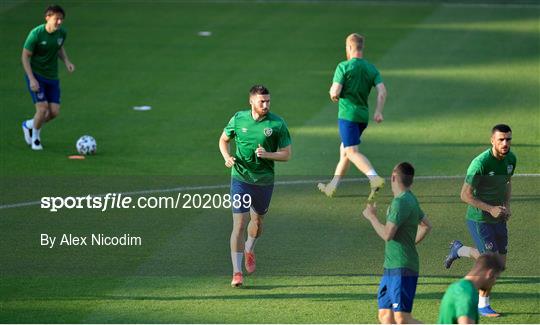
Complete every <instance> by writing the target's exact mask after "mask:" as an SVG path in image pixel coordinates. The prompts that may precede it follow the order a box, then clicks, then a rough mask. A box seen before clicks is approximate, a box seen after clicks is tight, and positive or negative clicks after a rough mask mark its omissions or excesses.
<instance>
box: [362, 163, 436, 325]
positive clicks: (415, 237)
mask: <svg viewBox="0 0 540 325" xmlns="http://www.w3.org/2000/svg"><path fill="white" fill-rule="evenodd" d="M413 178H414V168H413V166H412V165H411V164H409V163H407V162H402V163H400V164H398V165H397V166H396V167H395V168H394V170H393V171H392V176H391V185H392V192H393V194H394V199H393V200H392V203H391V204H390V207H389V209H388V213H387V216H386V224H385V225H383V224H381V223H380V222H379V220H378V219H377V210H376V205H375V204H371V203H368V204H367V207H366V209H365V210H364V212H363V214H364V217H366V219H368V220H369V221H370V222H371V225H372V226H373V229H375V231H376V232H377V235H379V237H381V238H382V239H383V240H384V241H385V242H386V245H385V249H384V274H383V277H382V279H381V283H380V286H379V291H378V294H377V296H378V304H379V321H380V322H381V323H382V324H395V323H396V322H397V323H398V324H403V323H408V324H410V323H418V322H419V321H418V320H416V319H414V318H413V317H412V314H411V312H412V308H413V301H414V295H415V293H416V284H417V282H418V271H419V264H420V262H419V258H418V252H417V251H416V245H417V244H418V243H420V242H421V241H422V240H423V239H424V238H425V237H426V235H427V234H428V233H429V231H430V230H431V223H430V222H429V220H428V218H427V216H426V215H425V214H424V212H423V211H422V209H421V208H420V204H419V203H418V200H417V199H416V196H415V195H414V194H413V193H412V192H411V186H412V183H413Z"/></svg>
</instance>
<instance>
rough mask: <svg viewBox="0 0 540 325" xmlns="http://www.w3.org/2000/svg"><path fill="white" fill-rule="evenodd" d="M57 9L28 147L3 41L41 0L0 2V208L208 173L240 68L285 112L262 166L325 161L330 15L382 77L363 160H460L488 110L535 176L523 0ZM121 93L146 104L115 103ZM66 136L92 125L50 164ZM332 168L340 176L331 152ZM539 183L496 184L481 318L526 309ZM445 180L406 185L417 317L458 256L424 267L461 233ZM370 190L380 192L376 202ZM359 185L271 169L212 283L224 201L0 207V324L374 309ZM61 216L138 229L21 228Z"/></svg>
mask: <svg viewBox="0 0 540 325" xmlns="http://www.w3.org/2000/svg"><path fill="white" fill-rule="evenodd" d="M12 4H13V5H12ZM62 5H63V6H64V8H65V9H66V11H67V20H66V22H65V25H66V28H67V30H68V39H67V43H66V48H67V51H68V54H69V55H70V57H71V59H72V61H73V62H74V63H75V64H76V66H77V71H76V72H75V73H74V74H73V75H67V74H66V72H65V71H64V70H62V68H61V81H62V112H61V116H60V118H59V119H58V120H56V121H54V122H52V123H51V124H50V125H47V126H46V127H45V128H44V129H43V132H42V138H43V142H44V146H45V150H44V151H43V152H38V153H36V152H31V151H30V150H29V149H28V148H27V147H26V145H25V144H24V142H23V139H22V134H21V131H20V123H21V122H22V120H23V119H24V118H28V117H30V116H31V114H32V112H33V108H32V105H31V101H30V98H29V95H28V94H27V93H26V90H25V87H24V82H23V72H22V68H21V66H20V59H19V58H20V51H21V48H22V44H23V41H24V38H25V37H26V35H27V33H28V31H29V30H30V29H31V28H32V27H34V26H35V25H37V24H39V23H40V19H41V18H40V17H41V15H42V10H43V9H44V8H43V7H44V6H45V4H43V3H36V2H24V3H17V4H15V3H11V2H6V6H4V7H2V9H0V26H1V27H2V28H3V30H9V31H10V32H9V33H2V34H1V35H0V39H1V40H2V44H4V47H3V50H2V53H3V58H4V59H5V60H4V61H5V64H3V65H1V66H0V75H1V76H2V78H0V93H1V94H2V96H1V98H2V99H1V103H2V105H1V107H0V109H1V110H2V113H3V118H2V119H1V120H0V126H1V128H0V134H1V137H0V148H1V153H2V154H1V155H0V165H1V178H0V179H1V182H2V187H1V190H0V193H1V200H0V204H1V205H2V206H5V205H7V204H12V203H21V202H23V203H24V202H33V201H36V200H37V201H39V199H40V197H42V196H49V195H63V196H67V195H86V194H88V193H106V192H122V191H134V190H147V189H159V188H175V187H180V186H198V185H212V184H227V175H228V172H229V171H228V170H226V169H225V168H224V167H223V162H222V159H221V156H220V154H219V151H218V149H217V139H218V137H219V135H220V133H221V130H222V128H223V126H224V125H225V124H226V122H227V121H228V119H229V118H230V116H231V115H232V114H233V113H234V112H235V111H236V110H239V109H244V108H247V90H248V89H249V87H250V86H251V85H252V84H254V83H263V84H265V85H267V86H268V87H269V88H270V90H271V91H272V109H273V110H274V111H275V112H276V113H277V114H279V115H281V116H282V117H284V118H285V119H286V121H287V122H288V124H289V127H290V129H291V134H292V137H293V159H292V160H291V161H290V162H288V163H286V164H278V167H277V173H278V175H279V179H280V180H282V181H291V180H293V179H297V178H302V179H320V178H327V177H328V175H330V174H331V173H332V172H333V169H334V167H335V163H336V162H337V154H338V150H337V149H338V144H339V139H338V135H337V127H336V106H335V105H333V104H330V103H329V100H328V95H327V91H328V88H329V86H330V83H331V77H332V73H333V71H334V68H335V66H336V64H337V63H338V62H339V61H341V60H343V55H344V51H343V43H344V37H345V36H346V35H347V34H348V33H350V32H352V31H356V32H360V33H363V34H364V35H365V36H366V40H367V42H366V57H367V58H368V59H369V60H370V61H372V62H374V63H375V64H376V65H377V66H378V68H379V69H380V71H381V73H382V75H383V78H384V80H385V83H386V85H387V87H388V89H389V98H388V103H387V105H386V108H385V121H384V123H383V124H381V125H375V124H374V123H372V124H370V127H369V128H368V129H367V130H366V133H365V135H364V137H363V144H362V145H361V149H362V150H363V151H364V152H365V153H366V155H367V156H368V157H369V158H370V160H371V161H372V162H373V163H374V165H375V166H376V168H377V170H378V171H379V172H380V173H381V174H382V175H388V173H389V171H390V170H391V168H392V167H393V166H394V165H395V164H396V163H397V162H399V161H401V160H409V161H411V162H412V163H413V164H414V165H415V166H416V168H417V172H418V174H419V175H420V176H448V175H450V176H453V175H463V174H464V173H465V170H466V168H467V166H468V164H469V162H470V160H471V159H472V158H473V157H474V156H475V155H477V154H478V153H480V152H481V151H482V150H484V149H485V148H487V146H488V145H489V142H488V141H489V139H488V138H489V129H490V128H491V126H492V125H494V124H496V123H500V122H505V123H508V124H510V125H511V126H512V128H513V130H514V132H513V138H514V141H513V142H514V143H513V151H514V152H515V153H516V155H517V157H518V164H517V171H516V172H517V173H522V174H525V173H526V174H538V173H540V168H539V167H538V157H540V131H539V128H538V125H539V123H540V113H539V107H540V95H539V93H538V89H539V88H540V81H539V79H538V76H539V75H540V56H539V53H540V42H539V40H540V28H539V27H538V18H539V13H540V9H539V7H538V6H536V5H534V4H533V5H529V4H518V5H515V4H514V5H511V6H505V5H489V4H488V5H482V6H469V5H467V6H463V5H455V4H439V3H433V4H432V3H420V4H419V3H403V4H395V3H383V4H373V3H358V2H351V3H347V2H339V3H331V2H316V3H283V2H279V3H272V2H262V3H260V2H257V3H255V2H233V3H200V2H191V3H184V2H158V3H155V2H145V1H137V2H130V3H129V5H127V4H126V3H124V2H113V3H107V4H106V5H104V3H102V2H87V3H82V2H79V1H67V2H65V3H62ZM96 13H99V14H96ZM199 31H211V32H212V36H210V37H200V36H198V35H197V33H198V32H199ZM372 99H373V98H372ZM139 105H151V106H153V109H152V110H151V111H149V112H136V111H133V110H132V109H131V108H132V106H139ZM87 133H88V134H91V135H93V136H94V137H95V138H96V139H97V142H98V155H96V156H94V157H89V158H88V159H86V160H84V161H71V160H68V159H67V156H68V155H69V154H72V153H73V152H74V151H75V149H74V144H75V141H76V140H77V138H78V137H79V136H81V135H83V134H87ZM351 176H352V177H358V176H359V175H358V173H357V172H355V171H352V170H351ZM539 181H540V178H538V177H516V178H515V179H514V181H513V184H514V187H513V200H512V211H513V215H514V217H513V219H512V220H511V221H510V223H509V233H510V245H509V255H508V269H507V271H506V272H505V274H504V276H503V277H502V278H501V280H500V281H499V282H498V284H497V286H496V287H495V290H494V293H493V296H492V301H493V305H494V307H496V308H497V310H500V311H501V312H502V313H503V314H504V317H502V318H500V319H495V320H492V319H490V321H493V322H496V323H539V322H540V300H539V298H540V297H539V295H540V285H539V282H540V281H539V279H540V274H539V273H538V269H539V267H540V265H539V264H540V261H539V259H538V257H537V256H536V252H537V251H538V249H539V248H540V247H539V244H538V240H537V239H538V235H537V230H538V229H539V226H540V224H539V222H538V218H537V211H539V209H540V206H539V202H540V200H539V199H540V182H539ZM461 183H462V180H461V179H459V178H451V179H419V180H417V182H416V184H415V187H414V191H415V193H416V194H417V196H418V197H419V200H420V202H421V204H422V207H423V209H424V211H426V213H428V214H429V216H430V218H431V219H432V221H433V223H434V230H433V233H432V234H431V235H430V236H429V237H428V238H427V239H426V241H425V242H423V243H422V244H421V245H420V246H419V253H420V261H421V277H420V280H419V286H418V292H417V297H416V300H415V305H414V310H413V312H414V314H415V315H416V316H417V318H419V319H421V320H424V321H426V322H434V321H436V318H437V314H438V306H439V301H440V298H441V297H442V294H443V292H444V290H445V288H446V287H447V286H448V284H450V283H451V282H453V281H455V280H457V279H458V278H459V277H461V276H463V274H465V273H466V271H467V270H468V268H469V267H470V266H471V261H467V260H458V261H457V262H456V264H455V265H454V266H453V267H452V269H451V270H449V271H447V270H445V269H443V266H442V259H443V258H444V256H445V255H446V253H447V244H448V243H449V242H450V241H451V240H452V239H455V238H460V239H463V240H464V241H465V242H467V243H471V240H470V237H469V235H468V233H467V231H466V227H465V221H464V213H465V205H464V204H462V203H461V202H460V201H459V190H460V187H461ZM226 191H227V189H226V188H220V189H213V190H204V192H209V193H221V194H223V193H226ZM199 192H202V191H199ZM156 194H159V193H156ZM164 195H165V194H164ZM390 195H391V193H390V191H389V189H388V188H387V189H385V190H384V191H383V193H382V196H381V203H380V208H379V213H380V214H382V212H383V211H384V209H385V208H386V206H387V205H388V203H389V202H390V200H391V197H390ZM366 196H367V184H366V183H360V182H345V183H344V186H343V187H342V188H341V190H340V191H339V193H338V196H337V197H336V198H333V199H327V198H325V197H323V196H321V194H319V193H318V192H317V190H316V188H315V182H314V183H301V184H296V185H283V186H282V185H280V186H277V187H276V190H275V195H274V198H273V201H272V205H271V209H270V214H269V215H268V217H267V222H266V228H265V234H264V236H263V237H262V239H261V240H260V241H259V242H258V243H257V254H258V258H259V259H258V271H257V273H256V275H254V276H251V277H248V278H247V279H246V286H245V287H244V288H242V289H239V290H234V289H231V288H230V287H229V285H228V283H229V281H230V272H231V270H230V261H229V251H228V237H229V232H230V227H231V218H230V211H229V210H227V209H210V210H201V209H199V210H195V209H191V210H188V209H154V210H149V209H145V210H143V209H130V210H111V211H108V212H105V213H101V212H98V211H95V210H88V209H82V210H62V211H59V212H57V213H50V212H47V211H45V210H42V209H39V206H37V205H29V206H26V207H18V208H9V209H0V216H1V217H0V229H2V230H1V237H0V252H1V256H2V257H3V259H2V263H0V274H1V276H2V279H1V282H0V321H1V322H3V323H6V322H11V323H23V322H27V323H35V322H53V323H54V322H73V323H79V322H96V323H100V322H105V323H108V322H114V323H124V322H131V323H154V322H159V323H166V322H168V323H171V322H197V323H214V322H226V323H229V322H234V323H251V322H253V323H278V322H279V323H363V322H376V311H377V304H376V290H377V285H378V281H379V278H380V274H381V273H382V262H383V256H382V254H383V242H382V240H379V239H378V238H377V237H376V235H375V233H374V231H372V229H371V227H370V226H369V224H368V222H367V221H365V220H364V219H363V218H362V217H361V216H360V212H361V209H362V205H363V199H364V198H365V197H366ZM69 232H71V233H75V234H89V233H98V232H99V233H112V234H114V233H130V234H133V235H137V234H138V235H140V236H142V237H143V238H144V242H143V246H141V247H102V248H95V247H87V248H76V247H64V248H58V249H46V248H42V247H41V246H40V245H39V235H40V234H41V233H52V234H61V233H69Z"/></svg>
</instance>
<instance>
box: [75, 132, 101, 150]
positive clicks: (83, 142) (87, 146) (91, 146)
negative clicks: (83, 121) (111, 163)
mask: <svg viewBox="0 0 540 325" xmlns="http://www.w3.org/2000/svg"><path fill="white" fill-rule="evenodd" d="M76 147H77V151H78V152H79V153H80V154H81V155H93V154H95V153H96V150H97V143H96V139H94V138H93V137H91V136H89V135H83V136H82V137H80V138H79V140H77V144H76Z"/></svg>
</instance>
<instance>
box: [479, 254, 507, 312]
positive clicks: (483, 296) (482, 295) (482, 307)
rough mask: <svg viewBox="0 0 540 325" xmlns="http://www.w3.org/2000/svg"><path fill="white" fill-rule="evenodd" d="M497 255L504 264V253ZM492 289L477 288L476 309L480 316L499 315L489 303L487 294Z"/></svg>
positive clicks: (488, 294)
mask: <svg viewBox="0 0 540 325" xmlns="http://www.w3.org/2000/svg"><path fill="white" fill-rule="evenodd" d="M499 256H500V257H501V260H502V262H503V265H505V266H506V254H505V255H502V254H499ZM492 289H493V287H491V288H487V289H486V290H482V289H478V293H479V294H478V311H479V312H480V314H481V315H482V316H486V317H499V316H501V314H500V313H498V312H496V311H495V310H493V308H491V303H490V301H489V296H490V295H491V290H492Z"/></svg>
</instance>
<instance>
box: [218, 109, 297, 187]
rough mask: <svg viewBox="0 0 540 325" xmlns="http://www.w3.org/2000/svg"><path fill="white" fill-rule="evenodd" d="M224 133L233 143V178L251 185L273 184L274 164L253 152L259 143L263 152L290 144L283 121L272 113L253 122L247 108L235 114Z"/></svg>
mask: <svg viewBox="0 0 540 325" xmlns="http://www.w3.org/2000/svg"><path fill="white" fill-rule="evenodd" d="M223 131H224V132H225V134H226V135H227V136H228V137H229V138H234V140H235V143H236V153H235V155H234V156H235V158H236V162H235V164H234V167H233V168H232V171H231V175H232V177H233V178H235V179H238V180H240V181H243V182H246V183H250V184H258V185H269V184H273V183H274V161H273V160H270V159H264V158H259V157H257V155H255V149H257V147H258V146H259V144H260V145H261V146H262V147H264V149H265V150H266V151H269V152H276V151H277V150H278V149H280V148H285V147H287V146H288V145H290V144H291V136H290V135H289V130H288V129H287V124H285V121H284V120H283V119H282V118H281V117H279V116H277V115H275V114H273V113H271V112H268V114H267V115H266V116H265V117H264V118H263V119H262V120H260V121H256V120H254V119H253V116H252V115H251V109H249V110H247V111H240V112H237V113H236V114H234V116H233V117H232V118H231V120H230V121H229V124H227V126H226V127H225V129H224V130H223Z"/></svg>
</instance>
